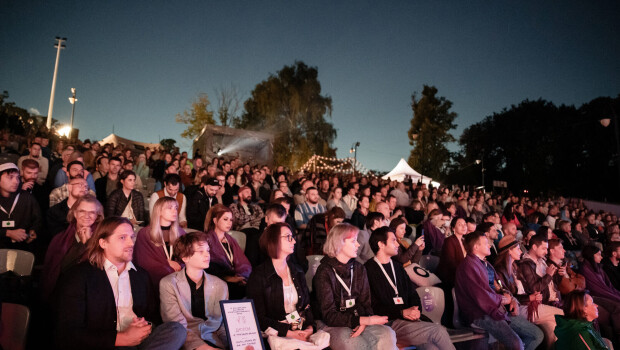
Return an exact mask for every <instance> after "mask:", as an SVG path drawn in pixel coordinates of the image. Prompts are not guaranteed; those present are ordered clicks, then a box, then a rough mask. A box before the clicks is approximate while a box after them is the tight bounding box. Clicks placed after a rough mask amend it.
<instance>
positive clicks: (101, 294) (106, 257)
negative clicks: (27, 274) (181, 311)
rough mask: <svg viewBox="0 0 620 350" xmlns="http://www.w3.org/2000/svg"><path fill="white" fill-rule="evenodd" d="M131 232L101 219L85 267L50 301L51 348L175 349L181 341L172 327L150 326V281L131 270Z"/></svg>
mask: <svg viewBox="0 0 620 350" xmlns="http://www.w3.org/2000/svg"><path fill="white" fill-rule="evenodd" d="M133 236H134V232H133V226H132V225H131V222H130V221H129V220H127V219H126V218H121V217H111V218H106V219H104V220H103V221H102V222H101V223H100V224H99V226H98V227H97V230H96V231H95V233H94V234H93V236H92V237H91V239H90V240H89V241H88V246H87V251H86V256H87V258H88V260H87V261H84V262H82V263H80V264H78V265H77V266H75V267H74V268H72V269H71V270H69V271H67V273H65V274H63V276H62V277H61V278H60V280H59V281H58V284H57V288H56V289H57V293H56V297H57V298H56V301H55V310H57V313H56V322H55V323H54V325H55V328H56V332H55V339H54V340H55V343H56V346H57V347H58V348H60V349H69V350H71V349H80V350H81V349H110V350H112V349H115V348H117V347H138V348H140V349H162V348H166V349H179V348H180V347H181V346H182V345H183V343H184V342H185V338H186V331H185V328H184V327H183V326H182V325H180V324H179V323H177V322H166V323H163V324H161V325H159V326H156V325H154V324H153V323H152V322H156V320H158V319H159V312H158V309H159V307H158V306H159V303H158V302H157V301H156V298H155V294H154V293H153V290H152V289H151V283H150V282H149V276H148V274H147V273H146V271H144V270H143V269H142V268H140V267H139V266H135V265H134V264H133V263H132V262H131V260H132V255H133V245H134V243H133V239H132V237H133Z"/></svg>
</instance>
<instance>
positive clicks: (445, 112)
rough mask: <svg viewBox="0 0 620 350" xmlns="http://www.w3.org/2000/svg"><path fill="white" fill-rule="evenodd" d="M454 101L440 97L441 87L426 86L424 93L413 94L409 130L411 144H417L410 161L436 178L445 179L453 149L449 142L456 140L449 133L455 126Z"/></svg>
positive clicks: (413, 165) (423, 171) (415, 167)
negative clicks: (438, 88) (449, 148)
mask: <svg viewBox="0 0 620 350" xmlns="http://www.w3.org/2000/svg"><path fill="white" fill-rule="evenodd" d="M450 108H452V102H450V101H449V100H448V99H446V98H445V97H438V96H437V88H436V87H434V86H428V85H424V88H423V89H422V94H421V96H420V97H419V98H418V95H417V93H413V95H412V96H411V109H412V110H413V118H412V119H411V127H410V128H409V131H408V133H407V134H408V136H409V144H410V145H412V146H414V148H413V149H412V150H411V154H410V155H409V164H410V165H411V166H412V167H413V168H414V169H416V170H417V171H418V172H421V173H422V174H423V175H427V176H430V177H433V178H441V177H442V176H443V172H444V170H445V169H446V167H447V165H448V164H449V162H450V155H451V154H450V151H448V149H447V148H446V144H447V143H449V142H454V141H455V138H454V136H452V134H450V133H449V131H450V130H451V129H454V128H455V127H456V125H455V124H454V119H456V117H457V114H456V113H455V112H451V111H450Z"/></svg>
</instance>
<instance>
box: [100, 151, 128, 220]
mask: <svg viewBox="0 0 620 350" xmlns="http://www.w3.org/2000/svg"><path fill="white" fill-rule="evenodd" d="M121 164H122V162H121V159H120V158H119V157H112V158H110V161H109V162H108V166H109V167H108V173H107V174H106V175H105V176H103V177H102V178H100V179H97V181H95V189H96V190H95V191H96V192H97V200H98V201H99V203H101V205H103V207H104V208H105V205H106V203H107V201H108V196H109V195H110V193H112V191H114V190H115V189H116V188H117V185H118V175H119V172H120V170H121Z"/></svg>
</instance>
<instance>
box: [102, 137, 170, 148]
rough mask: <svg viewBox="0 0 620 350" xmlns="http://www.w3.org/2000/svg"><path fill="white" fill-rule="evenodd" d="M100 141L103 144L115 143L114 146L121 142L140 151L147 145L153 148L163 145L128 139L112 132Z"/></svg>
mask: <svg viewBox="0 0 620 350" xmlns="http://www.w3.org/2000/svg"><path fill="white" fill-rule="evenodd" d="M99 143H100V144H101V145H105V144H106V143H111V144H113V145H114V147H116V146H118V145H119V144H121V145H124V146H125V147H127V148H129V149H131V150H138V151H143V150H145V149H146V148H147V147H149V148H150V149H151V150H155V149H158V148H160V147H161V145H160V144H159V143H148V142H139V141H133V140H130V139H126V138H123V137H120V136H118V135H116V134H110V135H108V136H107V137H106V138H104V139H103V140H101V141H99Z"/></svg>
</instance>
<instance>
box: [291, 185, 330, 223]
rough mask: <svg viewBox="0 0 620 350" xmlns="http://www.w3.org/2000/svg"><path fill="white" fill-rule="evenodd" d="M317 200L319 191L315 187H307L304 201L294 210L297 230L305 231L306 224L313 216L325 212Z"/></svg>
mask: <svg viewBox="0 0 620 350" xmlns="http://www.w3.org/2000/svg"><path fill="white" fill-rule="evenodd" d="M304 184H305V183H304ZM319 198H320V197H319V191H318V190H317V189H316V187H309V188H307V189H306V201H305V202H303V203H301V204H299V205H298V206H297V208H295V224H296V225H297V229H299V230H305V229H306V227H307V226H308V222H309V221H310V219H312V217H313V216H314V215H316V214H321V213H324V212H325V211H326V209H325V207H324V206H322V205H321V204H320V203H319Z"/></svg>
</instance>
